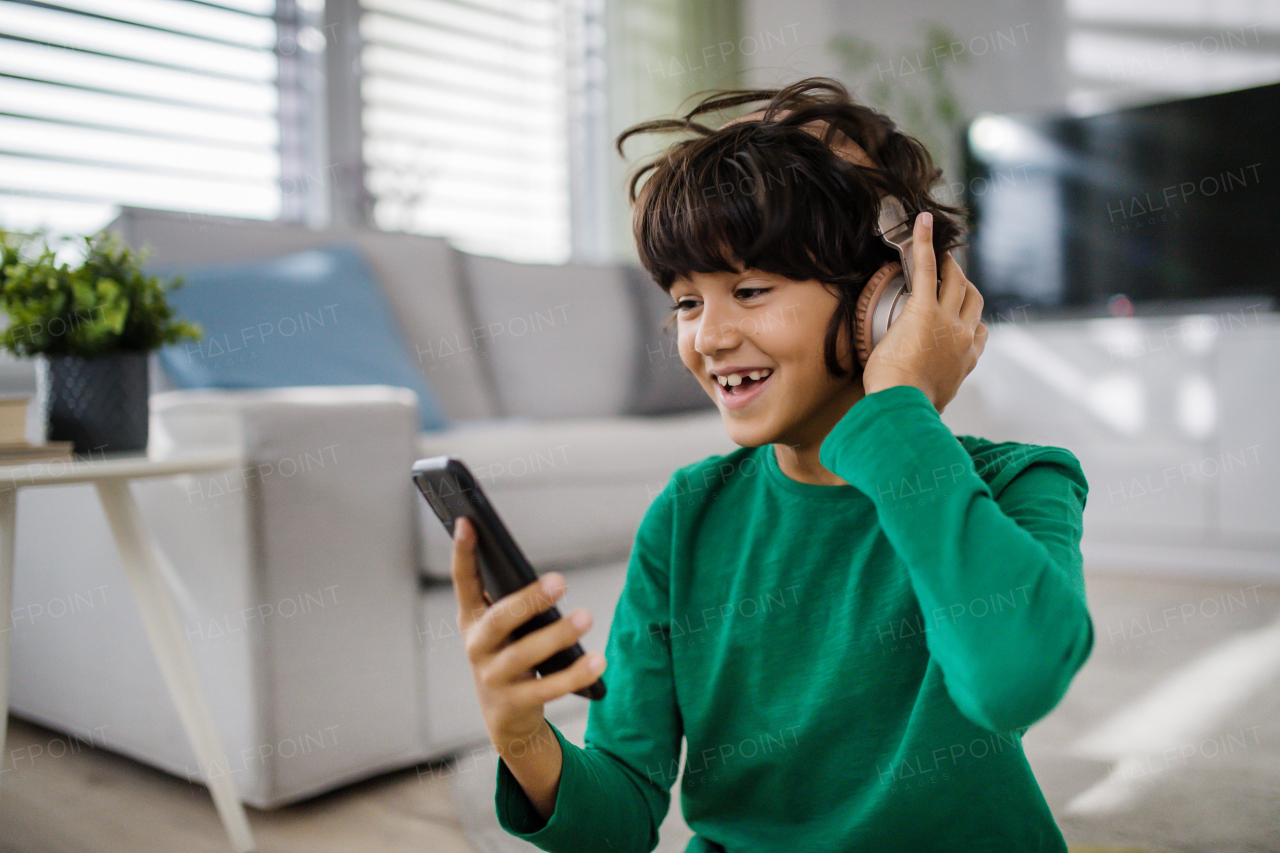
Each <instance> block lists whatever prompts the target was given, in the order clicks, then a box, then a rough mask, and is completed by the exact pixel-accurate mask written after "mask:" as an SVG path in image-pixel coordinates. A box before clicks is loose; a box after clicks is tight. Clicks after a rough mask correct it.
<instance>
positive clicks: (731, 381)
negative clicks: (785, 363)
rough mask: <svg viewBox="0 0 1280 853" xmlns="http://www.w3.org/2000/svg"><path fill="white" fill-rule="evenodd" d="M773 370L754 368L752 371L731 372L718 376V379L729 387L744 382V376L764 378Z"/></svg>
mask: <svg viewBox="0 0 1280 853" xmlns="http://www.w3.org/2000/svg"><path fill="white" fill-rule="evenodd" d="M771 373H773V371H772V370H768V369H765V370H752V371H751V372H750V373H729V374H725V375H723V376H717V377H716V381H718V382H719V383H720V384H721V385H724V386H727V387H734V386H737V385H741V384H742V377H744V376H749V377H751V378H752V379H762V378H766V377H768V376H769V375H770V374H771Z"/></svg>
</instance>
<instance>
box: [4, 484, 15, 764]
mask: <svg viewBox="0 0 1280 853" xmlns="http://www.w3.org/2000/svg"><path fill="white" fill-rule="evenodd" d="M17 508H18V490H17V489H16V488H14V487H10V488H5V487H3V486H0V618H2V619H4V624H3V625H0V757H3V756H4V755H6V754H7V753H5V751H4V744H5V737H6V736H7V735H8V734H9V638H10V637H11V636H12V635H13V538H14V534H15V533H16V532H17V525H16V524H15V518H16V510H17Z"/></svg>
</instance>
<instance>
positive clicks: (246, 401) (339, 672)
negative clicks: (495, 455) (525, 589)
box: [151, 386, 422, 800]
mask: <svg viewBox="0 0 1280 853" xmlns="http://www.w3.org/2000/svg"><path fill="white" fill-rule="evenodd" d="M151 415H152V427H153V429H154V433H153V439H154V447H153V451H152V452H153V453H155V454H157V455H167V454H172V453H181V452H183V451H184V450H188V449H195V448H197V447H200V446H209V445H219V446H227V445H231V446H234V447H236V448H238V449H239V451H240V453H241V458H242V459H243V460H244V461H243V465H242V466H241V467H240V468H238V469H232V470H231V471H230V472H224V473H222V474H220V475H218V476H216V477H215V476H206V477H202V478H195V479H194V480H193V481H191V482H189V483H188V484H187V486H186V488H187V492H188V497H189V499H191V500H193V501H196V502H206V503H207V505H208V506H209V508H210V511H211V512H214V511H216V510H215V507H216V506H217V505H218V504H219V503H222V504H223V505H224V506H228V505H230V502H232V501H243V502H244V503H245V507H244V510H245V512H246V513H247V519H248V525H247V526H248V529H249V534H248V535H249V538H250V540H251V541H250V542H249V543H248V544H249V554H250V560H251V562H252V563H253V566H252V568H251V571H252V573H253V576H254V583H255V584H256V586H257V589H256V592H255V593H254V594H253V597H254V598H256V601H251V602H249V603H250V604H252V605H254V606H257V607H259V608H261V610H262V611H263V612H264V613H268V614H270V616H269V618H265V617H264V618H261V619H258V618H256V617H255V618H254V620H253V623H254V624H253V628H254V629H255V630H256V631H258V632H260V635H261V642H259V643H258V644H257V649H256V652H255V659H256V665H255V669H256V670H257V675H256V679H255V681H256V688H255V689H256V690H257V692H258V694H259V696H260V700H259V702H258V713H259V714H260V718H261V720H262V722H263V725H262V727H261V730H262V731H264V732H272V733H276V734H274V735H273V737H275V738H276V739H281V738H284V737H298V738H302V737H303V736H304V735H306V736H310V737H312V738H313V739H317V738H318V739H319V740H320V741H321V742H323V743H324V744H325V748H324V749H315V750H312V751H310V752H304V751H299V753H298V754H296V755H293V756H291V757H285V756H280V757H279V759H278V760H277V762H276V766H275V767H274V768H273V769H274V771H275V772H274V773H272V774H268V775H269V777H270V782H269V784H270V786H271V788H272V790H271V791H268V792H265V797H264V799H266V800H276V799H278V798H291V797H293V796H296V795H297V794H298V793H299V792H300V791H302V790H304V789H307V788H310V787H314V785H313V784H312V783H313V782H314V780H317V779H321V778H323V779H327V780H332V779H334V778H337V777H342V776H344V775H348V770H349V772H350V774H352V775H358V774H359V772H360V771H363V770H364V769H365V768H367V767H369V766H371V765H375V764H382V763H385V764H386V765H387V766H395V765H396V764H397V763H403V760H404V759H405V757H406V756H411V755H415V754H416V752H417V749H418V747H419V743H420V740H421V736H422V735H421V722H420V720H421V716H420V714H419V701H420V697H419V693H420V688H419V681H420V679H421V652H420V649H419V647H418V643H417V629H416V625H417V614H416V612H415V610H416V608H415V604H416V602H417V598H418V597H417V582H418V580H417V571H416V568H417V565H418V561H417V547H418V546H417V540H418V537H417V528H416V524H417V520H416V514H415V512H414V503H413V499H414V487H413V484H412V481H411V479H410V476H409V472H410V468H411V466H412V463H413V460H414V459H415V458H416V455H415V439H416V436H417V429H418V414H417V400H416V397H415V395H414V394H413V392H411V391H408V390H407V389H401V388H392V387H386V386H341V387H314V388H282V389H270V390H252V391H242V390H183V391H169V392H165V393H161V394H156V395H154V396H152V398H151Z"/></svg>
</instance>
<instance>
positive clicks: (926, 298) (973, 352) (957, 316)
mask: <svg viewBox="0 0 1280 853" xmlns="http://www.w3.org/2000/svg"><path fill="white" fill-rule="evenodd" d="M926 218H928V219H929V220H930V222H929V223H928V224H926V223H925V221H924V220H925V219H926ZM913 227H914V229H915V234H914V235H913V241H912V243H913V245H912V251H913V252H914V253H915V256H914V260H915V278H914V280H913V281H912V283H911V296H910V298H908V299H907V304H906V306H904V307H903V309H902V313H901V314H899V315H898V318H897V319H896V320H894V321H893V323H892V324H891V325H890V326H889V331H888V333H887V334H886V335H885V336H884V338H883V339H882V340H881V341H880V343H878V344H876V346H875V349H873V350H872V351H871V357H870V358H869V359H867V366H866V368H865V369H864V370H863V374H862V387H863V390H864V391H865V392H866V393H867V394H874V393H875V392H876V391H881V390H884V389H885V388H891V387H893V386H894V385H914V386H915V387H917V388H919V389H920V390H921V391H923V392H924V393H925V396H927V397H928V398H929V400H930V402H932V403H933V406H934V408H936V409H937V410H938V414H942V410H943V409H944V408H946V405H947V403H950V402H951V400H952V399H953V398H954V397H955V396H956V392H957V391H959V390H960V383H961V382H963V381H964V379H965V377H966V376H968V375H969V374H970V372H972V371H973V368H974V367H976V366H977V364H978V358H979V357H980V356H981V355H982V350H983V348H984V347H985V346H986V344H987V326H986V324H985V323H983V322H982V294H980V293H978V289H977V288H976V287H974V286H973V282H971V281H969V279H967V278H966V277H965V274H964V272H963V271H961V269H960V265H959V264H957V263H956V262H955V259H954V258H952V257H951V254H950V253H947V254H946V255H944V256H943V261H942V283H941V285H937V286H936V287H935V285H934V283H935V282H937V281H938V266H937V260H936V258H935V256H934V252H933V224H932V217H931V216H930V217H926V216H925V215H924V214H921V215H918V216H916V220H915V224H914V225H913Z"/></svg>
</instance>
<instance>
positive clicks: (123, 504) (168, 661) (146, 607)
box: [0, 449, 257, 853]
mask: <svg viewBox="0 0 1280 853" xmlns="http://www.w3.org/2000/svg"><path fill="white" fill-rule="evenodd" d="M240 464H242V460H241V459H240V457H239V456H238V455H236V454H235V453H234V452H233V451H232V450H229V449H228V450H216V451H215V450H210V451H207V452H202V453H199V454H195V453H193V454H184V455H182V456H180V457H175V458H171V459H154V458H148V457H147V455H146V454H145V453H142V452H137V453H116V454H104V455H101V456H100V457H98V458H86V459H80V460H77V461H74V462H57V461H51V462H35V463H30V464H25V465H0V614H2V615H3V618H5V619H9V618H10V615H11V613H12V607H13V555H14V538H15V535H16V533H17V526H16V510H17V503H18V500H17V499H18V489H21V488H23V487H26V486H52V485H64V484H67V483H93V484H94V486H95V487H97V490H98V499H99V500H100V501H101V503H102V509H103V511H104V512H105V513H106V516H107V523H108V524H109V525H110V526H111V532H112V535H113V536H114V537H115V541H116V548H117V549H118V550H119V552H120V561H121V563H123V564H124V569H125V572H126V574H128V576H129V581H130V583H131V584H132V586H133V592H134V596H135V597H136V599H137V603H138V611H139V612H140V613H141V614H142V622H143V625H144V626H145V628H146V631H147V638H148V640H150V642H151V651H152V653H153V654H154V655H155V656H156V661H157V662H158V663H159V664H160V670H161V672H162V673H163V674H164V680H165V683H166V684H167V685H168V687H169V694H170V695H171V696H172V697H173V702H174V704H175V705H177V707H178V715H179V716H180V717H181V718H182V726H183V728H184V729H186V732H187V737H188V738H189V739H190V740H191V745H192V747H194V748H195V753H196V758H197V759H199V762H200V766H201V767H210V768H216V767H228V766H230V765H229V764H228V763H227V758H226V754H225V753H224V752H223V749H222V746H221V744H219V743H218V739H217V735H216V733H215V731H214V727H213V718H212V716H211V715H210V714H209V707H208V705H207V703H206V702H205V699H204V692H203V690H201V688H200V682H199V680H198V678H197V676H196V669H195V663H194V662H193V660H192V658H191V651H190V649H189V648H188V647H187V637H186V635H185V634H184V633H183V631H182V628H181V624H180V623H179V621H178V614H177V611H176V610H175V608H174V605H173V600H172V598H171V597H170V594H169V591H168V590H167V588H166V586H165V582H164V576H163V575H162V574H161V570H160V565H161V560H162V558H161V556H160V551H159V549H158V547H157V545H156V542H155V540H154V539H153V538H152V537H151V535H150V533H149V532H148V531H147V528H146V525H145V524H144V523H143V520H142V515H141V513H139V512H138V505H137V503H136V502H135V501H134V499H133V495H132V493H131V492H130V491H129V481H130V480H133V479H136V478H139V477H164V476H170V475H174V474H191V473H196V472H200V471H210V470H217V469H223V468H234V467H236V466H238V465H240ZM6 627H8V626H6ZM9 634H10V631H7V630H3V631H0V754H3V751H4V742H5V735H6V730H7V727H8V710H9ZM208 785H209V791H210V793H211V794H212V795H213V803H214V805H215V806H216V807H217V809H218V815H219V817H221V818H222V825H223V826H224V827H226V830H227V834H228V835H229V836H230V838H231V844H232V847H233V848H234V850H235V851H236V853H251V851H254V850H256V849H257V846H256V844H255V843H254V840H253V836H252V835H251V834H250V832H249V822H248V820H247V819H246V818H245V813H244V805H243V804H242V803H241V802H240V797H239V796H238V795H237V794H236V790H235V787H234V785H233V784H232V782H231V775H230V774H229V773H210V774H209V780H208Z"/></svg>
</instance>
